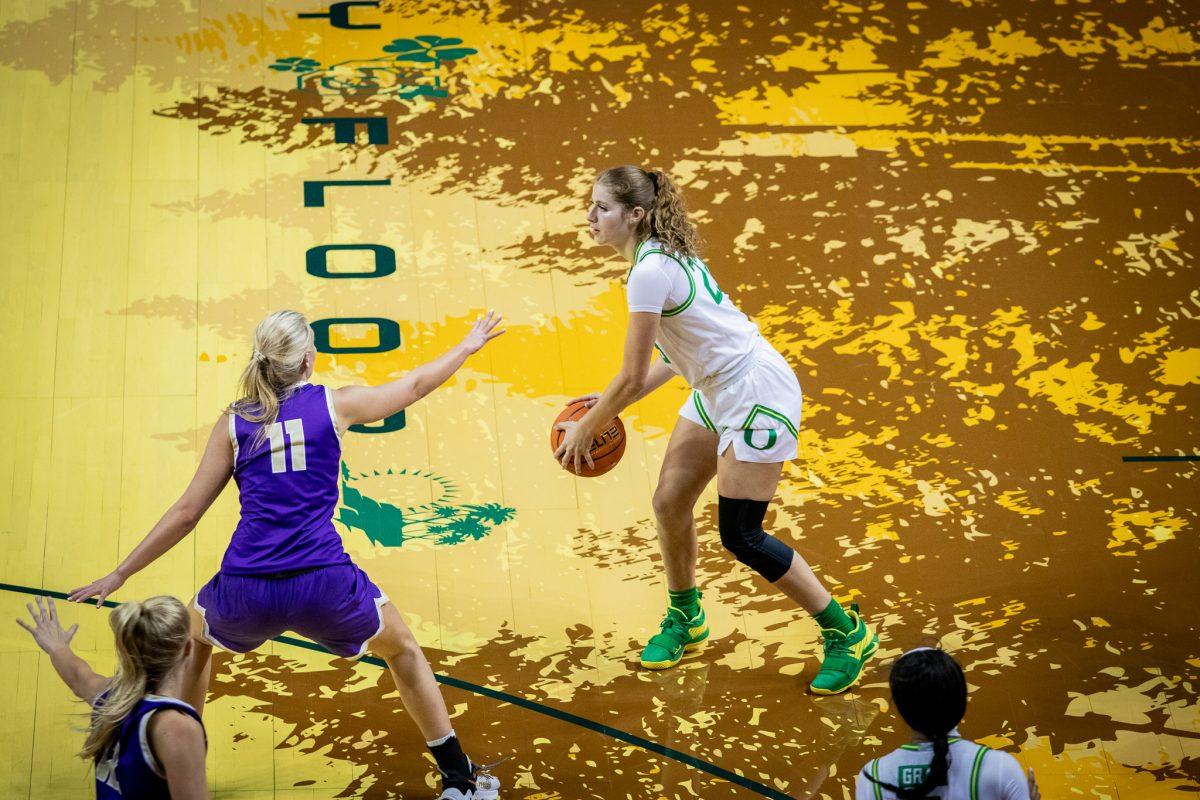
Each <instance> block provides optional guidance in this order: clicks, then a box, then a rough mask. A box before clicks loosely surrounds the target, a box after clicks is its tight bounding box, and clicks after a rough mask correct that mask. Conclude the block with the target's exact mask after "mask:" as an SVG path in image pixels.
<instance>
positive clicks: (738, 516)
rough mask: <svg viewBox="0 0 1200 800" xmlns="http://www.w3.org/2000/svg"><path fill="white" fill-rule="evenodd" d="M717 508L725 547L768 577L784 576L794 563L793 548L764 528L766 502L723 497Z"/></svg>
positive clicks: (778, 577)
mask: <svg viewBox="0 0 1200 800" xmlns="http://www.w3.org/2000/svg"><path fill="white" fill-rule="evenodd" d="M717 509H718V521H719V527H720V531H721V544H722V545H724V546H725V549H726V550H728V551H729V552H730V553H732V554H733V556H734V557H735V558H736V559H737V560H738V561H740V562H741V563H743V564H745V565H746V566H747V567H749V568H750V569H752V570H754V571H755V572H757V573H758V574H759V575H762V576H763V577H764V578H766V579H767V580H768V581H770V582H772V583H774V582H775V581H777V580H779V579H780V578H782V577H783V576H784V574H785V573H786V572H787V571H788V568H789V567H791V565H792V555H793V554H792V548H790V547H788V546H787V545H786V544H784V543H783V542H781V541H779V540H778V539H776V538H775V537H774V536H771V535H770V534H769V533H767V532H766V531H764V530H763V527H762V522H763V517H765V516H766V513H767V503H766V502H765V501H761V500H743V499H737V498H729V497H720V498H719V502H718V506H717Z"/></svg>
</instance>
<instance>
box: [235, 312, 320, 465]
mask: <svg viewBox="0 0 1200 800" xmlns="http://www.w3.org/2000/svg"><path fill="white" fill-rule="evenodd" d="M312 343H313V332H312V328H311V327H309V324H308V320H307V319H305V318H304V315H303V314H301V313H300V312H299V311H276V312H275V313H274V314H270V315H268V316H267V317H266V319H264V320H263V321H262V322H260V323H258V325H257V326H256V327H255V328H254V351H253V352H252V353H251V354H250V363H248V364H247V365H246V368H245V369H244V370H242V377H241V379H240V380H239V381H238V395H239V398H238V399H237V400H235V401H234V402H232V403H230V404H229V408H228V409H226V410H227V411H229V412H230V413H232V414H237V415H238V416H239V417H241V418H242V419H244V420H246V421H247V422H252V423H255V424H257V425H260V426H261V427H260V428H259V430H258V434H257V435H256V436H255V438H254V441H253V442H252V444H251V447H250V449H251V450H253V449H254V448H256V447H258V446H259V445H260V444H261V443H262V441H263V439H265V438H266V436H267V429H268V428H269V427H271V425H273V424H274V423H275V419H276V418H277V417H278V416H279V404H280V403H281V402H283V400H285V399H286V398H285V397H283V396H282V395H283V393H284V392H285V391H286V390H287V389H288V387H290V386H292V385H293V384H295V383H296V382H297V381H299V380H300V379H301V377H303V374H304V356H305V354H307V353H308V349H309V348H310V347H312Z"/></svg>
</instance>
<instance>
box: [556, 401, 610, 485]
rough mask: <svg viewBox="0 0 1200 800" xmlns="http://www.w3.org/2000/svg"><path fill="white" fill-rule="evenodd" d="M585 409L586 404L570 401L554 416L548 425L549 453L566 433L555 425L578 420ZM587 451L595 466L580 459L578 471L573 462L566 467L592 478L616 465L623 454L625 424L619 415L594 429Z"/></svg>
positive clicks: (583, 476) (560, 442) (582, 476)
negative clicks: (599, 427) (570, 402)
mask: <svg viewBox="0 0 1200 800" xmlns="http://www.w3.org/2000/svg"><path fill="white" fill-rule="evenodd" d="M587 411H588V408H587V405H586V404H584V403H582V402H579V403H572V404H571V405H569V406H567V407H566V408H564V409H563V411H562V413H561V414H559V415H558V416H557V417H556V418H555V420H554V424H552V425H551V426H550V452H551V453H553V452H554V451H555V450H557V449H558V446H559V445H560V444H562V440H563V435H564V434H566V431H561V430H559V429H558V428H557V427H556V426H557V425H558V423H560V422H578V421H579V420H580V419H582V418H583V415H584V414H586V413H587ZM588 452H589V453H590V454H591V456H592V463H593V464H594V465H595V466H591V467H589V466H588V465H587V462H586V461H581V462H580V463H579V472H575V465H574V464H570V465H568V466H567V467H566V469H568V470H570V471H571V472H575V474H576V475H578V476H580V477H581V478H594V477H596V476H597V475H603V474H604V473H606V472H608V471H609V470H610V469H612V468H613V467H615V466H616V465H617V462H618V461H620V460H621V456H622V455H624V454H625V426H624V425H623V424H622V423H621V418H620V417H614V418H613V420H612V421H611V422H609V423H608V424H607V425H605V426H604V427H603V428H601V429H600V430H598V431H596V436H595V437H594V438H593V439H592V446H591V447H590V448H588Z"/></svg>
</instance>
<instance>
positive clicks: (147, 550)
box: [70, 412, 233, 605]
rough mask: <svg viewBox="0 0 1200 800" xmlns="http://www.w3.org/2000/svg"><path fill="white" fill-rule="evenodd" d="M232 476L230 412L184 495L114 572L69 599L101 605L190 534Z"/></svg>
mask: <svg viewBox="0 0 1200 800" xmlns="http://www.w3.org/2000/svg"><path fill="white" fill-rule="evenodd" d="M232 475H233V443H232V442H231V441H230V440H229V412H225V413H224V414H222V415H221V417H220V418H219V419H218V420H217V424H216V425H214V426H213V429H212V433H211V434H209V437H208V444H207V445H206V446H205V448H204V455H203V456H201V458H200V466H199V467H197V468H196V474H195V476H194V477H193V478H192V482H191V483H190V484H188V487H187V489H185V490H184V492H183V495H182V496H181V497H180V498H179V499H178V500H176V501H175V503H174V504H173V505H172V506H171V507H170V508H168V509H167V512H166V513H165V514H163V516H162V519H160V520H159V521H158V523H157V524H156V525H155V526H154V527H153V528H151V529H150V532H149V533H147V534H146V537H145V538H144V539H142V541H141V543H140V544H138V546H137V547H135V548H133V551H132V552H131V553H130V554H129V555H128V556H126V557H125V560H124V561H122V562H121V563H120V564H119V565H118V566H117V568H116V569H115V570H113V571H112V572H110V573H109V574H108V575H105V576H104V577H103V578H100V579H99V580H95V581H92V582H91V583H89V584H88V585H87V586H81V587H80V588H78V589H75V590H74V591H73V592H71V595H70V599H71V600H72V601H73V602H80V601H82V600H87V599H88V598H89V597H93V596H94V597H95V598H96V605H101V604H102V603H103V602H104V598H106V597H108V596H109V595H110V594H112V593H113V592H115V591H116V590H117V589H119V588H121V586H122V585H123V584H124V583H125V581H126V580H128V579H129V576H131V575H133V574H135V573H136V572H138V571H139V570H141V569H143V568H145V567H146V566H147V565H149V564H151V563H152V562H153V561H154V560H155V559H156V558H158V557H159V556H161V555H162V554H163V553H165V552H167V551H168V550H170V549H171V548H172V547H174V546H175V545H176V544H178V543H179V542H180V540H182V539H183V537H185V536H187V535H188V534H189V533H191V532H192V530H193V529H195V527H196V525H197V524H198V523H199V522H200V518H201V517H203V516H204V512H206V511H208V509H209V507H210V506H211V505H212V504H213V502H214V501H215V500H216V499H217V497H218V496H219V495H220V494H221V490H222V489H224V488H225V484H227V483H229V478H230V477H231V476H232Z"/></svg>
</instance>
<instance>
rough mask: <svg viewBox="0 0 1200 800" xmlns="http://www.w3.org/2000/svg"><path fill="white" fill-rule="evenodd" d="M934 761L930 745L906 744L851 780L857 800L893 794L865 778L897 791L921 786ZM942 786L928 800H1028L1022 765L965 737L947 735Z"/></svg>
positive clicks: (878, 799)
mask: <svg viewBox="0 0 1200 800" xmlns="http://www.w3.org/2000/svg"><path fill="white" fill-rule="evenodd" d="M932 760H933V745H932V744H928V743H925V744H919V745H916V744H906V745H904V746H903V747H900V748H899V749H897V750H893V751H892V752H890V753H888V754H887V755H886V756H882V757H880V758H877V759H875V760H874V761H870V762H868V763H867V765H866V766H865V767H863V769H862V771H861V772H859V774H858V777H857V779H856V781H855V791H854V798H855V800H892V799H893V798H894V797H895V796H896V795H894V794H892V793H891V792H889V791H888V790H887V789H884V788H883V787H882V786H879V785H878V784H875V783H873V782H872V781H870V780H869V779H868V778H867V775H870V776H871V777H872V778H875V780H878V781H883V782H884V783H890V784H891V785H893V786H898V787H900V788H901V789H908V788H911V787H913V786H919V785H920V784H921V783H922V782H923V781H924V780H925V776H926V774H928V772H929V762H930V761H932ZM947 778H948V779H947V782H946V784H947V785H945V786H940V787H938V788H937V789H934V790H933V791H932V792H930V793H929V794H928V795H927V797H928V798H929V800H934V799H935V798H936V800H1029V783H1028V780H1027V779H1026V777H1025V773H1024V771H1023V770H1022V769H1021V765H1020V764H1019V763H1018V762H1017V760H1016V759H1015V758H1013V757H1012V756H1011V755H1009V754H1008V753H1005V752H1003V751H1000V750H992V749H990V748H987V747H984V746H983V745H979V744H975V742H972V741H969V740H967V739H959V738H957V737H956V736H954V735H953V734H952V735H951V738H950V771H949V775H948V776H947Z"/></svg>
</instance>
